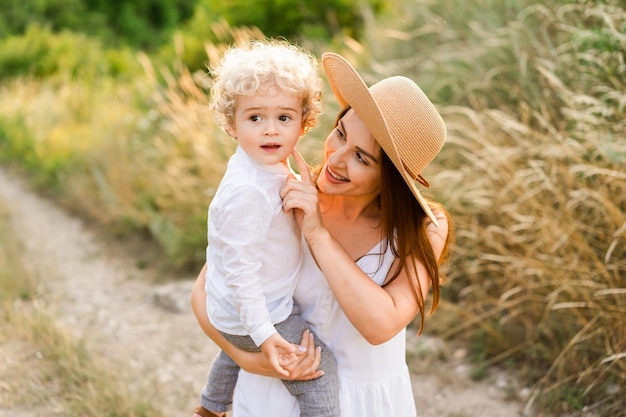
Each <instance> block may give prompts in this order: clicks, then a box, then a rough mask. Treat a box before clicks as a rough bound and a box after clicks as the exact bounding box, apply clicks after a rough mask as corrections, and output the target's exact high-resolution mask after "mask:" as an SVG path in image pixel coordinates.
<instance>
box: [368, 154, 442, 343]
mask: <svg viewBox="0 0 626 417" xmlns="http://www.w3.org/2000/svg"><path fill="white" fill-rule="evenodd" d="M380 172H381V175H380V181H381V187H380V188H381V191H380V197H379V201H380V219H381V226H382V230H383V235H384V236H385V238H386V239H387V241H388V242H389V245H390V248H391V251H392V253H393V255H394V256H395V257H396V258H398V265H397V268H395V270H394V271H393V274H392V275H391V277H389V278H388V279H387V281H386V282H385V283H384V284H383V287H384V286H385V285H389V283H391V282H392V281H394V280H395V279H396V278H397V277H398V275H399V274H400V272H402V270H404V269H405V268H411V269H412V271H410V272H412V275H413V276H414V277H417V276H418V273H417V267H416V266H415V263H413V262H407V260H409V259H410V258H414V259H417V260H419V261H421V262H422V263H423V264H424V267H425V268H426V272H427V273H428V275H429V277H430V282H431V284H432V289H433V301H432V304H431V307H430V311H429V312H428V315H431V314H433V313H434V312H435V310H436V309H437V306H438V305H439V297H440V286H441V284H442V283H443V281H444V277H443V274H441V273H440V268H439V267H440V266H441V265H443V264H444V263H445V262H446V261H447V260H448V258H449V256H450V245H451V242H452V240H453V235H454V227H453V223H452V218H451V216H450V214H449V213H448V212H447V211H446V210H445V209H444V208H443V207H442V206H441V205H440V204H438V203H434V202H431V201H429V205H430V206H431V207H432V208H434V207H437V208H438V209H440V210H442V211H443V212H444V213H445V215H446V218H447V220H448V236H447V237H446V242H445V245H444V248H443V251H442V253H441V255H440V257H439V259H437V258H436V257H435V253H434V252H433V248H432V245H431V243H430V240H429V238H428V235H427V234H426V226H427V224H428V222H427V220H428V217H427V215H426V212H425V211H424V209H423V208H422V207H421V206H420V205H419V203H418V202H417V200H416V199H415V197H414V196H413V193H412V192H411V190H410V189H409V187H408V186H407V185H406V183H405V182H404V180H403V179H402V176H401V175H400V173H399V172H398V170H397V169H396V167H395V166H394V165H393V163H392V162H391V160H390V159H389V157H388V156H387V155H386V154H385V152H384V151H383V152H381V162H380ZM409 285H410V287H411V292H412V293H413V297H414V298H415V301H416V302H417V305H418V307H419V314H420V326H419V333H421V332H422V330H423V328H424V321H425V318H426V312H425V310H426V303H425V300H424V297H423V296H422V286H421V284H420V281H419V279H411V280H410V281H409Z"/></svg>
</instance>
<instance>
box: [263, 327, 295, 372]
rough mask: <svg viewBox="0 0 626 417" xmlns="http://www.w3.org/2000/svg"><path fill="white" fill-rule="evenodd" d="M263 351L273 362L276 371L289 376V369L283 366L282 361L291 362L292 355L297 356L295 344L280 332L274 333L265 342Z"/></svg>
mask: <svg viewBox="0 0 626 417" xmlns="http://www.w3.org/2000/svg"><path fill="white" fill-rule="evenodd" d="M261 352H263V355H264V356H265V357H266V358H267V360H268V361H269V362H270V363H271V364H272V366H273V367H274V369H275V370H276V372H278V373H279V374H281V375H283V376H285V377H288V376H289V371H287V370H286V369H285V368H283V366H282V365H281V363H283V364H285V363H290V362H291V360H290V359H289V358H291V356H292V355H293V356H295V352H296V347H295V346H294V345H293V344H291V343H289V342H288V341H286V340H285V339H283V337H282V336H281V335H279V334H278V333H274V334H273V335H271V336H270V337H268V338H267V339H266V340H265V342H263V344H262V345H261Z"/></svg>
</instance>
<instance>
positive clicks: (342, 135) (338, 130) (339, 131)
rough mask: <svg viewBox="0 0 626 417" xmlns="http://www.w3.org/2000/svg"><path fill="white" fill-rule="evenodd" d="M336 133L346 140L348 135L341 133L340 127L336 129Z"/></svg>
mask: <svg viewBox="0 0 626 417" xmlns="http://www.w3.org/2000/svg"><path fill="white" fill-rule="evenodd" d="M335 131H336V132H337V136H339V137H340V138H341V139H345V138H346V135H345V134H344V133H343V132H342V131H341V129H339V127H336V128H335Z"/></svg>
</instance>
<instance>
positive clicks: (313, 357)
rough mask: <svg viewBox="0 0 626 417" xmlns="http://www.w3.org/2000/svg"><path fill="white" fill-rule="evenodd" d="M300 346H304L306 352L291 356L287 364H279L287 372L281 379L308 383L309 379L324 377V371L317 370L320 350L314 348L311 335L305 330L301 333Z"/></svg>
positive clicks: (320, 356) (320, 355) (320, 354)
mask: <svg viewBox="0 0 626 417" xmlns="http://www.w3.org/2000/svg"><path fill="white" fill-rule="evenodd" d="M300 346H304V347H305V348H306V351H305V352H303V353H300V352H298V353H297V354H296V355H293V354H292V355H291V359H292V360H290V361H289V363H281V365H282V367H283V368H284V369H286V370H287V371H289V376H288V377H282V378H283V379H288V380H292V381H293V380H298V381H308V380H310V379H315V378H319V377H320V376H322V375H324V371H322V370H319V369H318V368H319V366H320V362H321V359H322V353H321V348H320V347H319V346H318V347H315V342H314V340H313V333H311V332H309V331H308V330H305V331H304V333H302V341H301V342H300Z"/></svg>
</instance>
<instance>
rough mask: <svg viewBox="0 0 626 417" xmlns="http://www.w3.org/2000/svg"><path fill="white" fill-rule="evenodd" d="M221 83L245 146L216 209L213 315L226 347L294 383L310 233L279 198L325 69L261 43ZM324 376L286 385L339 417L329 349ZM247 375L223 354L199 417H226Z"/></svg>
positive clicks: (225, 115) (233, 58) (241, 51)
mask: <svg viewBox="0 0 626 417" xmlns="http://www.w3.org/2000/svg"><path fill="white" fill-rule="evenodd" d="M212 75H213V77H214V84H213V86H212V90H211V99H212V101H211V108H212V110H213V112H214V115H215V119H216V123H217V124H218V125H219V126H221V127H222V128H223V129H224V131H226V133H228V134H229V135H230V136H232V137H233V138H235V139H236V140H237V142H238V146H237V150H236V152H235V154H234V155H233V156H232V157H231V159H230V160H229V162H228V167H227V169H226V172H225V174H224V177H223V178H222V181H221V183H220V185H219V187H218V189H217V192H216V194H215V196H214V197H213V200H212V202H211V204H210V206H209V219H208V242H209V244H208V247H207V273H206V293H207V303H206V304H207V313H208V316H209V319H210V321H211V323H212V324H213V326H214V327H215V328H216V329H217V330H219V331H220V332H221V333H222V334H223V335H224V337H225V338H226V339H227V340H229V341H230V342H231V343H233V344H234V345H235V346H237V347H239V348H240V349H244V350H247V351H258V350H259V349H260V350H261V351H262V352H263V354H264V355H265V356H266V357H267V358H268V359H269V360H270V362H271V363H272V364H273V365H274V367H275V368H276V370H277V371H278V372H280V373H281V374H283V375H285V376H288V375H289V374H288V372H287V371H286V370H284V369H283V368H282V367H281V366H280V365H279V359H278V358H279V355H280V354H289V353H292V352H294V350H295V347H294V345H293V344H298V343H299V341H300V338H301V337H302V333H303V331H304V330H305V329H307V327H308V324H307V323H306V322H305V321H304V319H303V318H302V317H301V316H300V314H299V311H298V307H297V305H294V302H293V298H292V296H293V292H294V289H295V286H296V280H297V279H298V276H299V268H300V263H301V260H302V246H301V234H300V231H299V229H298V227H297V224H296V223H295V220H294V218H293V215H292V214H291V213H284V212H283V210H282V200H281V198H280V195H279V192H280V189H281V188H282V187H283V186H284V185H285V182H286V179H287V176H288V175H289V174H291V173H292V171H291V169H290V167H289V165H288V162H287V158H288V157H289V155H290V154H291V153H292V151H293V149H294V147H295V145H296V143H297V141H298V139H299V138H300V137H301V136H302V135H303V134H304V133H305V132H306V131H307V130H308V129H309V128H311V127H313V126H314V125H315V123H316V121H317V116H318V115H319V114H320V112H321V107H322V102H321V100H322V97H321V95H322V93H321V85H322V84H321V79H320V78H319V76H318V72H317V61H316V60H315V58H314V57H313V56H312V55H310V54H309V53H307V52H305V51H304V50H302V49H300V48H298V47H296V46H295V45H291V44H289V43H287V42H283V41H278V40H266V41H253V42H250V43H249V44H248V45H246V46H242V47H233V48H230V49H229V50H228V51H226V53H225V55H224V57H223V58H222V60H221V62H220V63H219V65H218V66H217V67H216V68H214V69H213V71H212ZM315 344H316V345H322V344H321V343H320V341H319V340H316V341H315ZM320 369H322V370H324V372H325V375H324V376H322V377H320V378H317V379H315V380H311V381H287V380H284V381H283V382H284V384H285V386H286V387H287V389H288V390H289V392H290V393H291V394H292V395H294V396H295V397H296V398H297V399H298V403H299V405H300V415H301V416H303V417H306V416H315V417H321V416H329V417H330V416H339V398H338V391H339V387H338V380H337V375H336V362H335V359H334V357H333V356H332V353H331V352H330V350H329V349H327V348H326V347H324V346H323V345H322V363H321V365H320ZM238 372H239V367H238V366H237V364H236V363H235V362H234V361H232V360H231V359H230V358H229V357H228V355H226V354H225V353H224V352H220V354H219V355H218V357H217V358H216V359H215V361H214V363H213V366H212V368H211V372H210V375H209V380H208V382H207V384H206V386H205V388H204V389H203V391H202V397H201V404H202V406H201V407H198V408H196V410H195V412H196V414H197V415H200V416H202V417H208V416H221V415H223V414H224V413H225V412H226V411H227V410H228V409H229V408H230V404H231V402H232V395H233V391H234V387H235V384H236V382H237V375H238Z"/></svg>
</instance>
